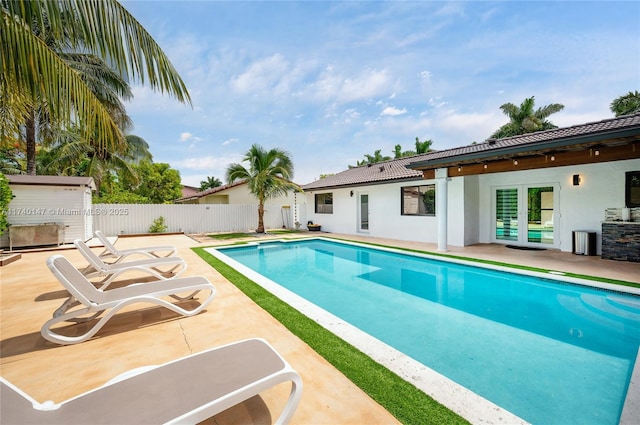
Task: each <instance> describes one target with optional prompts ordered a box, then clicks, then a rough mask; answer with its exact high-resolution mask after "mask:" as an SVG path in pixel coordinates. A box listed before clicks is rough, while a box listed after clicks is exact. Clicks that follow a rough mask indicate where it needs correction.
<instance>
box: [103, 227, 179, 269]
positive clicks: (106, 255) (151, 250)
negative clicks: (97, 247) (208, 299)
mask: <svg viewBox="0 0 640 425" xmlns="http://www.w3.org/2000/svg"><path fill="white" fill-rule="evenodd" d="M95 235H96V238H98V240H99V241H100V242H101V243H102V245H104V251H102V253H100V255H98V257H100V258H101V259H103V260H111V259H115V261H114V263H119V262H120V261H122V260H124V259H125V258H126V257H128V256H130V255H144V256H145V257H148V258H164V257H172V256H174V255H176V253H177V250H176V247H175V246H171V245H166V246H146V247H139V248H130V249H118V248H116V246H115V242H114V243H112V242H111V241H110V240H109V238H107V237H106V236H105V235H104V234H103V233H102V232H101V231H100V230H96V232H95ZM116 242H117V239H116Z"/></svg>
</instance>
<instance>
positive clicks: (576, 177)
mask: <svg viewBox="0 0 640 425" xmlns="http://www.w3.org/2000/svg"><path fill="white" fill-rule="evenodd" d="M573 185H574V186H580V174H574V175H573Z"/></svg>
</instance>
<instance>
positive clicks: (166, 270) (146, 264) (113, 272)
mask: <svg viewBox="0 0 640 425" xmlns="http://www.w3.org/2000/svg"><path fill="white" fill-rule="evenodd" d="M73 244H74V245H75V246H76V248H77V249H78V251H80V253H81V254H82V256H83V257H84V258H85V259H86V260H87V261H88V262H89V265H88V266H87V267H85V268H84V269H82V270H81V271H82V274H83V275H84V276H85V277H87V279H92V278H94V277H101V278H103V279H102V280H100V281H97V282H94V284H97V285H100V288H102V289H105V288H106V287H107V286H108V285H109V284H110V283H111V282H113V281H114V280H115V279H116V278H117V277H118V276H120V275H121V274H122V273H126V272H131V271H140V272H144V273H145V274H150V275H152V276H155V277H157V278H158V279H171V278H176V277H178V276H180V275H181V274H182V273H183V272H184V271H185V270H186V269H187V263H185V261H184V260H183V259H182V258H180V257H163V258H145V259H143V260H134V261H122V262H119V263H113V264H108V263H105V262H104V261H102V259H101V258H100V257H99V256H98V255H97V254H96V253H95V252H93V251H92V250H91V248H90V247H89V246H88V245H87V244H86V243H84V241H82V240H81V239H76V240H75V241H74V242H73Z"/></svg>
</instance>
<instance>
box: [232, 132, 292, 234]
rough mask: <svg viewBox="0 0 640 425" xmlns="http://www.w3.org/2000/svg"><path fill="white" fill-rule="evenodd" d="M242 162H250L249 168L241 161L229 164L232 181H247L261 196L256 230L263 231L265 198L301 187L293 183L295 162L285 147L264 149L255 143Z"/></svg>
mask: <svg viewBox="0 0 640 425" xmlns="http://www.w3.org/2000/svg"><path fill="white" fill-rule="evenodd" d="M242 162H248V163H249V168H245V167H244V166H243V165H241V164H237V163H236V164H230V165H229V166H228V167H227V181H228V182H229V184H231V183H233V182H234V181H236V180H245V181H246V182H247V185H248V186H249V191H250V192H251V193H253V194H254V195H255V197H256V198H258V228H257V229H256V232H257V233H264V203H265V201H266V200H268V199H271V198H274V197H276V196H279V195H284V194H286V193H287V192H289V191H292V190H300V187H299V186H298V185H297V184H295V183H293V182H291V181H290V180H291V179H292V178H293V162H291V158H290V157H289V153H288V152H286V151H284V150H282V149H277V148H275V149H271V150H269V151H267V150H265V149H264V148H263V147H262V146H260V145H257V144H254V145H252V146H251V148H250V149H249V150H248V151H247V153H246V154H245V155H244V158H243V160H242Z"/></svg>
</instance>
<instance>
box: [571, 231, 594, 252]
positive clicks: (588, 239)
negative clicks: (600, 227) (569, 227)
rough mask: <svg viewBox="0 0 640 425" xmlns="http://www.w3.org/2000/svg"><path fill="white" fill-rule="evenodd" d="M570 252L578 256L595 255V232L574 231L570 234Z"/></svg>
mask: <svg viewBox="0 0 640 425" xmlns="http://www.w3.org/2000/svg"><path fill="white" fill-rule="evenodd" d="M571 233H572V235H571V239H572V242H573V243H572V246H573V249H572V252H573V253H574V254H578V255H596V232H590V231H588V230H574V231H573V232H571Z"/></svg>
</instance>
